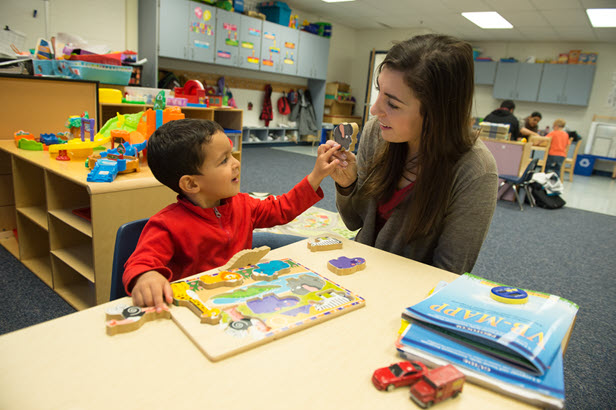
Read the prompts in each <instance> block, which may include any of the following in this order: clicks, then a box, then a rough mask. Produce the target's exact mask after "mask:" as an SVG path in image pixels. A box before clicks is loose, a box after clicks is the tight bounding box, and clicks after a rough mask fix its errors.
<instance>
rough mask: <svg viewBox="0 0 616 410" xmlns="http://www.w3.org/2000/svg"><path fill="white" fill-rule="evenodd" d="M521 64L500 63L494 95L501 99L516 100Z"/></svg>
mask: <svg viewBox="0 0 616 410" xmlns="http://www.w3.org/2000/svg"><path fill="white" fill-rule="evenodd" d="M518 70H519V63H498V67H497V69H496V79H495V80H494V90H492V95H493V96H494V98H499V99H512V98H515V90H516V82H517V78H518Z"/></svg>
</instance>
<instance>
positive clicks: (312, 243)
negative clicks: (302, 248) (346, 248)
mask: <svg viewBox="0 0 616 410" xmlns="http://www.w3.org/2000/svg"><path fill="white" fill-rule="evenodd" d="M308 249H310V250H311V251H312V252H317V251H330V250H333V249H342V242H341V241H340V240H339V239H336V238H331V237H329V236H321V237H319V238H314V239H309V240H308Z"/></svg>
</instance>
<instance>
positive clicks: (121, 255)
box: [109, 218, 148, 301]
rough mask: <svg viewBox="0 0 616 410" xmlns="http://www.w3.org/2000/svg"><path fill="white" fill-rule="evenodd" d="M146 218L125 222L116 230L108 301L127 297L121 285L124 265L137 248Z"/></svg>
mask: <svg viewBox="0 0 616 410" xmlns="http://www.w3.org/2000/svg"><path fill="white" fill-rule="evenodd" d="M146 222H148V218H145V219H139V220H137V221H133V222H127V223H125V224H124V225H122V226H120V227H119V228H118V233H117V234H116V241H115V247H114V249H113V265H112V268H111V291H110V294H109V301H112V300H116V299H119V298H121V297H124V296H127V294H126V291H125V290H124V284H123V283H122V275H123V274H124V264H125V263H126V261H127V260H128V258H129V257H130V256H131V255H132V254H133V252H134V251H135V248H136V247H137V241H139V236H141V231H143V227H144V226H145V224H146Z"/></svg>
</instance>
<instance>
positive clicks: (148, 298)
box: [132, 270, 173, 312]
mask: <svg viewBox="0 0 616 410" xmlns="http://www.w3.org/2000/svg"><path fill="white" fill-rule="evenodd" d="M132 296H133V304H134V305H135V306H154V307H155V308H156V312H162V311H163V310H165V309H167V305H166V304H165V303H167V304H171V303H173V291H172V290H171V285H170V284H169V281H168V280H167V279H166V278H165V277H164V276H163V275H161V274H160V273H158V272H156V271H153V270H151V271H149V272H145V273H143V274H141V275H140V276H139V278H137V282H136V283H135V286H134V287H133V292H132Z"/></svg>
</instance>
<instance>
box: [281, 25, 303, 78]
mask: <svg viewBox="0 0 616 410" xmlns="http://www.w3.org/2000/svg"><path fill="white" fill-rule="evenodd" d="M280 37H281V38H280V72H281V73H282V74H289V75H296V74H297V52H298V49H299V47H298V42H299V30H295V29H292V28H289V27H284V26H280Z"/></svg>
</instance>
